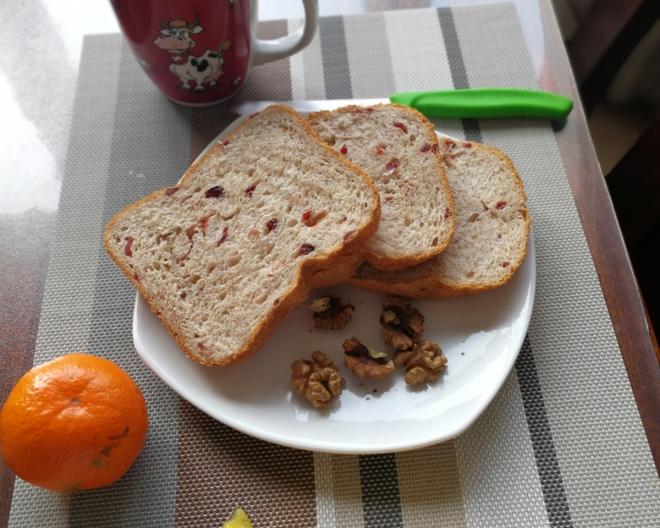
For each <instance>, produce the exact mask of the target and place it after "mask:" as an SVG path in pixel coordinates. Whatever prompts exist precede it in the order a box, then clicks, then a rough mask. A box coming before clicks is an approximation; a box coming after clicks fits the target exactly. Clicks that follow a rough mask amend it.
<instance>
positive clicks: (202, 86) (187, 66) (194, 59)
mask: <svg viewBox="0 0 660 528" xmlns="http://www.w3.org/2000/svg"><path fill="white" fill-rule="evenodd" d="M202 31H204V28H203V27H202V26H201V25H200V23H199V17H198V16H197V17H195V20H193V21H192V22H188V21H186V20H184V19H183V18H176V19H174V20H170V21H168V22H163V21H161V22H160V32H159V33H158V36H157V37H156V40H154V44H155V45H156V46H157V47H158V48H160V49H162V50H165V51H167V52H168V53H169V54H170V57H171V60H172V63H171V64H170V71H171V72H172V73H173V74H174V75H176V76H177V77H178V78H179V81H181V85H180V88H181V89H183V90H194V91H196V92H204V91H206V90H208V89H209V88H213V87H216V86H218V78H219V77H220V76H221V75H222V67H223V65H224V60H223V58H222V53H223V52H224V51H227V50H228V49H229V48H231V40H225V41H224V42H222V43H221V44H220V45H219V46H218V48H217V49H216V50H210V49H207V50H206V51H205V52H204V53H202V54H201V55H198V56H194V55H192V54H190V53H189V52H190V50H191V49H192V48H194V47H195V44H196V42H195V41H194V40H193V38H192V37H191V35H195V34H197V33H201V32H202Z"/></svg>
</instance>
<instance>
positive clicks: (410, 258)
mask: <svg viewBox="0 0 660 528" xmlns="http://www.w3.org/2000/svg"><path fill="white" fill-rule="evenodd" d="M379 107H395V108H397V109H399V110H401V111H403V112H405V113H407V114H409V115H410V117H411V119H415V120H418V121H420V122H421V123H422V124H423V126H424V128H425V129H426V135H427V138H428V140H429V142H431V143H437V142H438V136H437V135H436V133H435V127H434V126H433V123H431V122H430V121H429V120H428V119H427V118H426V116H425V115H423V114H421V113H420V112H418V111H417V110H415V109H414V108H411V107H409V106H404V105H400V104H395V103H389V104H377V105H373V106H371V107H364V106H358V105H349V106H343V107H341V108H338V109H336V110H332V111H328V110H322V111H319V112H313V113H310V114H309V115H308V116H307V119H308V121H310V122H313V121H314V120H318V119H323V118H325V117H327V116H330V115H332V114H333V113H351V112H355V111H364V109H365V108H379ZM335 150H336V149H335ZM434 159H435V167H436V170H437V173H438V178H439V181H440V185H441V186H442V187H443V188H444V191H445V194H446V196H447V202H448V203H447V207H448V208H449V211H450V217H449V219H448V220H449V222H450V227H449V230H448V231H447V233H446V236H445V238H444V239H442V240H439V241H438V244H437V245H436V246H434V247H433V248H432V249H428V250H427V251H418V252H416V253H414V254H410V255H407V256H395V255H386V254H381V253H378V252H375V251H372V250H370V249H369V248H367V252H366V255H365V260H366V261H367V262H368V263H369V264H371V265H372V266H373V267H374V268H376V269H378V270H381V271H399V270H402V269H405V268H410V267H411V266H416V265H417V264H422V263H423V262H426V261H428V260H431V259H432V258H433V257H435V256H437V255H439V254H440V253H442V252H443V251H444V250H445V249H446V247H447V246H448V245H449V243H450V242H451V239H452V237H453V236H454V231H455V230H456V221H455V218H456V215H455V208H454V199H453V197H452V193H451V189H450V188H449V182H448V181H447V175H446V174H445V170H444V167H443V164H442V154H440V150H439V149H438V152H435V153H434Z"/></svg>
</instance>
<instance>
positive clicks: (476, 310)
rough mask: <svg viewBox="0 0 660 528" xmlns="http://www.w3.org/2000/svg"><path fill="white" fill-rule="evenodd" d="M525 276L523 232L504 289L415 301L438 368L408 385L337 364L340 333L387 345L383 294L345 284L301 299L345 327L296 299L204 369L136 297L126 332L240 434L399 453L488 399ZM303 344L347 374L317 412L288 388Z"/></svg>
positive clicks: (470, 416) (515, 322) (499, 378)
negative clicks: (274, 321) (254, 343)
mask: <svg viewBox="0 0 660 528" xmlns="http://www.w3.org/2000/svg"><path fill="white" fill-rule="evenodd" d="M240 120H241V119H239V120H237V121H236V122H234V123H232V124H231V125H230V126H229V127H227V129H226V130H225V131H224V132H223V133H222V134H221V135H220V136H219V137H218V138H217V139H221V138H222V137H223V136H224V135H226V134H227V133H229V132H230V131H231V130H233V129H234V128H235V127H236V126H237V122H238V121H240ZM217 139H216V141H217ZM214 143H215V141H214ZM535 282H536V267H535V255H534V244H533V240H532V237H531V236H530V240H529V247H528V252H527V258H526V259H525V261H524V262H523V264H522V266H521V267H520V269H519V270H518V272H517V273H516V275H515V276H514V277H513V279H512V280H511V281H510V282H509V283H508V284H506V285H505V286H503V287H501V288H499V289H497V290H494V291H491V292H486V293H482V294H479V295H474V296H468V297H459V298H455V299H446V300H428V301H417V302H414V303H413V304H414V305H415V306H416V307H417V308H418V309H419V310H420V311H421V312H422V314H424V316H425V318H426V323H425V326H424V337H425V338H426V339H430V340H433V341H437V342H438V343H439V344H440V345H441V347H442V349H443V351H444V353H445V355H446V356H447V358H448V366H447V371H446V373H445V374H444V375H443V376H442V377H441V378H440V380H438V382H436V383H435V384H432V385H429V386H427V387H425V388H422V389H411V388H409V387H407V386H406V384H405V382H404V380H403V376H402V375H401V372H397V373H395V375H393V376H391V377H390V378H389V379H386V380H380V381H376V382H369V381H365V382H361V381H359V380H357V379H356V378H354V377H353V376H352V375H351V374H350V373H348V372H347V371H346V369H345V368H344V367H343V349H342V346H341V345H342V342H343V341H344V340H345V339H347V338H349V337H352V336H355V337H358V338H359V339H360V340H361V341H362V342H363V343H365V344H367V345H368V346H370V347H373V348H376V349H379V350H384V351H385V350H389V349H388V347H387V346H386V345H385V343H384V342H383V338H382V331H381V326H380V324H379V322H378V319H379V316H380V312H381V305H382V301H383V298H384V296H383V295H382V294H376V293H371V292H367V291H363V290H360V289H357V288H353V287H350V286H348V285H341V286H337V287H334V288H327V289H324V290H321V291H316V292H312V295H311V297H312V298H313V297H315V296H318V295H319V294H321V293H325V292H330V293H333V294H334V295H338V296H340V297H341V298H342V300H343V301H344V302H350V303H351V304H353V305H354V306H355V308H356V311H355V313H354V315H353V320H352V321H351V322H350V323H349V324H348V325H347V326H346V327H345V328H343V329H342V330H336V331H326V330H318V329H314V328H313V324H312V317H311V312H310V311H309V309H308V308H307V306H305V305H301V306H298V307H297V308H296V309H295V310H293V311H292V312H291V313H290V314H289V315H288V316H287V317H286V318H284V319H283V320H282V321H281V322H280V323H279V324H278V326H277V328H276V330H275V332H274V333H273V335H272V336H271V338H270V339H269V340H268V342H267V343H266V344H265V345H264V346H263V348H262V349H261V350H260V351H259V352H258V353H257V354H255V355H254V356H252V357H251V358H249V359H248V360H246V361H244V362H242V363H240V364H238V365H235V366H232V367H229V368H219V367H216V368H213V367H205V366H202V365H199V364H197V363H195V362H193V361H192V360H191V359H189V358H188V357H187V356H186V355H185V354H184V353H183V352H181V351H180V350H179V348H178V347H177V345H176V343H175V342H174V340H173V339H172V337H171V336H170V334H169V333H168V332H167V330H166V329H165V328H164V327H163V326H162V325H161V324H160V321H159V320H158V318H157V317H156V316H155V315H154V314H153V313H152V312H151V311H150V310H149V307H148V305H147V303H146V302H145V301H144V299H142V298H141V297H140V296H139V295H138V296H137V299H136V303H135V310H134V313H133V339H134V342H135V347H136V349H137V351H138V354H139V355H140V356H141V357H142V359H143V360H144V361H145V363H146V364H147V365H148V366H149V367H150V368H151V369H152V370H153V371H154V372H155V373H156V374H157V375H158V376H159V377H160V378H161V379H162V380H163V381H164V382H165V383H167V384H168V385H169V386H170V387H171V388H172V389H174V390H175V391H176V392H177V393H178V394H179V395H181V397H183V398H185V399H186V400H188V401H189V402H190V403H192V404H193V405H195V406H196V407H197V408H199V409H200V410H202V411H203V412H205V413H206V414H208V415H209V416H212V417H213V418H215V419H216V420H219V421H220V422H223V423H225V424H227V425H229V426H230V427H233V428H235V429H238V430H239V431H242V432H244V433H246V434H249V435H252V436H255V437H257V438H260V439H262V440H266V441H269V442H274V443H277V444H281V445H285V446H290V447H296V448H301V449H309V450H314V451H323V452H330V453H352V454H366V453H383V452H393V451H402V450H407V449H414V448H418V447H423V446H426V445H430V444H433V443H437V442H442V441H445V440H448V439H450V438H453V437H455V436H457V435H459V434H460V433H461V432H462V431H464V430H465V429H466V428H467V427H469V426H470V425H471V424H472V423H473V422H474V421H475V420H476V419H477V417H478V416H479V415H480V414H481V413H482V412H483V410H484V409H485V408H486V406H487V405H488V404H489V403H490V402H491V401H492V399H493V398H494V397H495V394H497V391H498V390H499V389H500V387H501V386H502V384H503V383H504V381H505V379H506V377H507V376H508V374H509V372H510V371H511V368H512V367H513V364H514V362H515V360H516V357H517V356H518V352H519V350H520V347H521V346H522V343H523V339H524V337H525V334H526V332H527V327H528V325H529V321H530V318H531V314H532V306H533V303H534V289H535ZM314 350H321V351H322V352H324V353H325V354H326V355H328V356H329V357H330V358H331V359H332V360H333V361H334V362H335V364H337V365H338V366H340V370H341V371H342V375H343V376H344V377H345V379H346V386H345V388H344V392H343V393H342V394H341V397H340V399H339V401H337V402H336V403H335V404H334V405H333V406H332V407H331V408H330V409H328V410H326V411H318V410H315V409H314V408H313V407H311V405H309V404H308V403H307V402H306V401H304V400H302V399H300V398H298V397H297V396H295V395H293V394H292V392H291V388H290V380H289V376H290V371H289V365H290V364H291V362H293V361H294V360H295V359H299V358H308V357H309V356H310V355H311V353H312V352H313V351H314Z"/></svg>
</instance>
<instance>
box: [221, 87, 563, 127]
mask: <svg viewBox="0 0 660 528" xmlns="http://www.w3.org/2000/svg"><path fill="white" fill-rule="evenodd" d="M274 102H275V101H243V102H240V103H234V104H233V105H232V106H230V110H231V111H233V112H236V113H238V114H251V113H254V112H259V111H261V110H263V109H264V108H265V107H266V106H268V105H269V104H273V103H274ZM278 102H279V103H280V104H287V105H289V106H291V107H292V108H294V109H295V110H297V111H299V112H316V111H319V110H334V109H336V108H340V107H342V106H347V105H351V104H354V105H361V106H371V105H375V104H383V103H389V102H393V103H398V104H403V105H407V106H411V107H413V108H415V109H417V110H419V111H420V112H421V113H422V114H424V115H425V116H427V117H440V118H446V119H468V118H474V119H494V118H511V117H527V118H546V119H563V118H565V117H566V116H568V114H569V113H570V112H571V110H572V108H573V102H572V101H571V100H570V99H569V98H568V97H564V96H562V95H559V94H555V93H552V92H544V91H540V90H525V89H521V88H466V89H460V90H444V91H429V92H403V93H397V94H392V95H391V96H390V97H389V99H384V98H383V99H327V100H315V101H312V100H300V101H278Z"/></svg>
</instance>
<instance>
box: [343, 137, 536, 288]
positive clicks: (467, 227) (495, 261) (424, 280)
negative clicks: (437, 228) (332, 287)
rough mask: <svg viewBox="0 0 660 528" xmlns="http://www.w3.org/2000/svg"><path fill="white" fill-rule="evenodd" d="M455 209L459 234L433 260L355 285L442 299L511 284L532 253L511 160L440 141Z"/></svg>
mask: <svg viewBox="0 0 660 528" xmlns="http://www.w3.org/2000/svg"><path fill="white" fill-rule="evenodd" d="M440 146H441V151H442V152H443V164H444V167H445V171H446V173H447V178H448V180H449V186H450V187H451V190H452V194H453V196H454V200H455V203H456V232H455V233H454V237H453V239H452V241H451V243H450V244H449V246H448V247H447V249H446V250H445V251H444V252H443V253H442V254H440V255H438V256H437V257H435V258H434V259H432V260H430V261H429V262H426V263H424V264H421V265H419V266H415V267H412V268H409V269H406V270H403V271H399V272H395V273H385V272H380V271H378V270H376V269H374V268H373V267H372V266H370V265H368V264H364V265H362V266H360V268H359V269H358V273H357V274H356V276H355V277H354V278H353V279H352V280H351V283H352V284H354V285H356V286H360V287H363V288H367V289H371V290H376V291H381V292H386V293H391V294H396V295H402V296H405V297H413V298H442V297H453V296H456V295H463V294H470V293H477V292H481V291H486V290H491V289H493V288H497V287H498V286H501V285H503V284H504V283H506V282H507V281H508V280H509V279H511V277H512V276H513V274H514V273H515V272H516V270H517V269H518V268H519V267H520V265H521V263H522V262H523V260H524V258H525V255H526V253H527V238H528V236H529V230H530V226H531V220H530V215H529V212H528V210H527V206H526V195H525V191H524V188H523V184H522V181H521V179H520V177H519V176H518V173H517V172H516V169H515V167H514V165H513V163H512V162H511V160H510V159H509V158H507V157H506V155H504V153H502V152H501V151H500V150H497V149H495V148H493V147H489V146H487V145H480V144H478V143H470V142H455V141H453V140H451V139H448V138H444V139H442V140H441V141H440Z"/></svg>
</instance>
